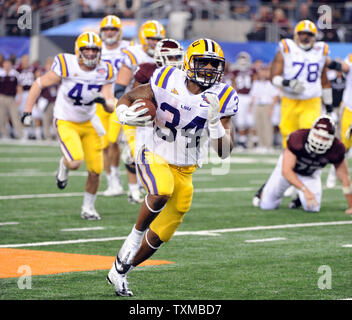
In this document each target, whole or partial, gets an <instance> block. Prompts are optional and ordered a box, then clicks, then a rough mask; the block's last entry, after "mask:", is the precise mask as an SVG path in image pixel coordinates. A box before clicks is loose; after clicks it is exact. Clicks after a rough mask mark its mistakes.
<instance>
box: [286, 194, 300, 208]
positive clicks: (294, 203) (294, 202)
mask: <svg viewBox="0 0 352 320" xmlns="http://www.w3.org/2000/svg"><path fill="white" fill-rule="evenodd" d="M301 206H302V203H301V200H300V199H299V197H297V198H296V199H293V200H292V201H291V202H290V203H289V204H288V207H289V208H290V209H299V208H300V207H301Z"/></svg>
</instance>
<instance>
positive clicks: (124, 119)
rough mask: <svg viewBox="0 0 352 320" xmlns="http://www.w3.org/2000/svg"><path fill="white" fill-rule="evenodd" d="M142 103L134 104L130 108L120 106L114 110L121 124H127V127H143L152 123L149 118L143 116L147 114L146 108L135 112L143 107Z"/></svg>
mask: <svg viewBox="0 0 352 320" xmlns="http://www.w3.org/2000/svg"><path fill="white" fill-rule="evenodd" d="M144 105H145V103H144V102H142V101H141V102H136V103H134V104H132V105H131V106H130V107H127V106H126V105H124V104H122V105H119V106H118V107H117V108H116V115H117V119H118V120H119V122H120V123H121V124H127V125H129V126H136V127H144V126H148V125H150V124H152V123H153V121H152V120H151V118H152V117H151V116H150V115H149V116H143V114H145V113H147V112H148V108H143V109H141V110H138V111H136V109H138V108H139V107H143V106H144Z"/></svg>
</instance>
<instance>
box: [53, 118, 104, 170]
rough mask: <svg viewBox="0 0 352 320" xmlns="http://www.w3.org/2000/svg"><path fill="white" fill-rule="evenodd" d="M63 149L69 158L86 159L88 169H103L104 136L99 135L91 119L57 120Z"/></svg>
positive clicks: (56, 123)
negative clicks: (80, 121)
mask: <svg viewBox="0 0 352 320" xmlns="http://www.w3.org/2000/svg"><path fill="white" fill-rule="evenodd" d="M55 125H56V129H57V134H58V138H59V142H60V147H61V151H62V152H63V154H64V156H65V158H66V159H68V160H71V161H73V160H85V162H86V167H87V170H88V171H90V172H94V173H96V174H101V173H102V171H103V167H104V166H103V151H102V150H103V137H99V135H98V134H97V132H96V131H95V129H94V127H93V125H92V124H91V122H90V121H86V122H82V123H76V122H71V121H66V120H55Z"/></svg>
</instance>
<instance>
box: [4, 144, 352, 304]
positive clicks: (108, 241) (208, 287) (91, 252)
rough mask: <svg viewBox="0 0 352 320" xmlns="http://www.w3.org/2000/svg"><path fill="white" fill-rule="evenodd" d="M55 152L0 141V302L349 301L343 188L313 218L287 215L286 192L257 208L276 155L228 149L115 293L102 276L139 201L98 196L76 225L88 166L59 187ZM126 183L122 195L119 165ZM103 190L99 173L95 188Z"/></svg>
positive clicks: (326, 194) (350, 249)
mask: <svg viewBox="0 0 352 320" xmlns="http://www.w3.org/2000/svg"><path fill="white" fill-rule="evenodd" d="M59 157H60V152H59V148H58V146H56V145H55V144H53V145H40V144H35V143H32V144H5V143H2V144H0V288H1V289H0V299H1V300H27V299H39V300H42V299H43V300H44V299H45V300H68V299H72V300H87V299H90V300H110V299H113V300H123V299H129V300H132V299H138V300H259V299H260V300H283V299H284V300H336V299H351V298H352V268H351V261H352V259H351V258H352V217H350V216H347V215H345V213H344V210H345V209H346V201H345V198H344V196H343V194H342V191H341V186H340V185H339V183H338V185H337V187H336V188H334V189H328V190H327V189H325V188H324V191H323V202H322V209H321V212H319V213H305V212H303V211H302V210H290V209H288V208H287V206H288V203H289V199H288V198H285V199H284V200H283V203H282V208H281V209H279V210H273V211H266V212H263V211H261V210H260V209H257V208H254V207H252V197H253V195H254V193H255V191H256V190H257V189H258V188H259V186H260V185H261V184H262V183H263V182H265V180H266V179H267V178H268V177H269V175H270V173H271V170H272V169H273V167H274V165H275V162H276V159H277V158H278V153H276V154H270V155H260V154H253V153H244V152H236V151H234V152H233V154H232V157H231V163H228V162H226V163H219V162H217V163H215V162H214V163H209V164H206V165H204V167H202V168H201V169H198V171H197V172H196V173H195V175H194V188H195V192H194V198H193V203H192V207H191V210H190V211H189V212H188V213H187V214H186V216H185V218H184V222H183V224H182V225H181V226H180V228H179V229H178V231H177V232H176V234H175V235H174V237H173V238H172V239H171V241H170V242H169V243H166V244H164V245H163V246H162V247H161V249H160V250H159V251H158V252H157V253H156V254H155V255H154V256H153V257H152V258H151V261H148V262H150V263H152V262H155V265H146V266H141V267H138V268H136V269H135V270H134V271H133V272H132V273H131V274H130V275H129V284H130V288H131V289H132V291H133V292H134V297H131V298H120V297H116V296H115V294H114V290H113V287H112V286H110V285H108V284H107V282H106V280H105V278H106V275H107V273H108V269H109V268H110V265H111V263H112V261H113V259H114V256H115V255H116V253H117V250H118V249H119V248H120V246H121V244H122V241H123V239H124V238H125V237H126V236H127V235H128V233H129V231H130V230H131V228H132V226H133V224H134V222H135V220H136V217H137V214H138V209H139V207H138V206H137V205H131V204H129V203H128V202H127V198H126V195H123V196H120V197H113V198H107V197H103V196H102V195H101V194H99V196H98V198H97V201H96V208H97V210H98V212H99V213H100V215H101V217H102V220H100V221H86V220H82V219H81V217H80V208H81V204H82V195H83V191H84V185H85V180H86V172H85V168H84V167H82V168H81V169H80V170H79V171H77V172H71V173H70V177H69V183H68V185H67V187H66V189H64V190H59V189H57V187H56V183H55V172H56V169H57V165H58V160H59ZM349 161H350V160H349ZM350 165H351V167H352V163H351V162H350ZM214 168H215V169H216V170H213V169H214ZM327 170H328V169H327V168H326V169H324V171H323V178H324V181H325V177H326V174H327ZM218 173H223V174H218ZM224 173H225V174H224ZM122 178H123V181H124V186H125V190H126V188H127V180H126V174H125V170H124V169H122ZM105 188H106V179H105V176H104V175H102V179H101V185H100V189H99V192H102V191H103V190H105ZM106 261H108V263H106ZM110 261H111V263H110ZM159 262H160V264H159ZM99 263H100V264H99ZM106 265H107V266H106ZM92 266H93V267H92ZM94 266H96V268H95V267H94ZM75 267H77V268H78V269H79V270H77V269H75Z"/></svg>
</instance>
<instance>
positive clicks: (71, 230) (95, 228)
mask: <svg viewBox="0 0 352 320" xmlns="http://www.w3.org/2000/svg"><path fill="white" fill-rule="evenodd" d="M104 229H105V228H104V227H91V228H67V229H61V231H63V232H75V231H93V230H104Z"/></svg>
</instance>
